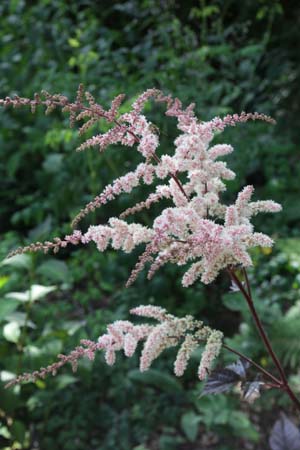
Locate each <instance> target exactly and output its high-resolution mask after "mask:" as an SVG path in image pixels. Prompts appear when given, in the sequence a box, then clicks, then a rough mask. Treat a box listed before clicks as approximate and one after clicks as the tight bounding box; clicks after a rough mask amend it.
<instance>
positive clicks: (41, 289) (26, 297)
mask: <svg viewBox="0 0 300 450" xmlns="http://www.w3.org/2000/svg"><path fill="white" fill-rule="evenodd" d="M55 289H57V288H56V286H42V285H40V284H33V285H32V286H31V288H30V289H29V290H28V291H25V292H9V293H8V294H6V295H5V297H6V298H11V299H14V300H18V301H20V302H24V303H26V302H29V301H31V302H35V301H36V300H40V299H41V298H43V297H45V296H46V295H47V294H49V292H53V291H55Z"/></svg>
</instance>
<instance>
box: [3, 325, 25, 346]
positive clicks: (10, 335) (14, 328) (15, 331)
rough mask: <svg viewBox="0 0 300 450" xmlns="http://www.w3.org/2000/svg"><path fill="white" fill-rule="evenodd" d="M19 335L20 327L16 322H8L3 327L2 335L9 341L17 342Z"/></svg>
mask: <svg viewBox="0 0 300 450" xmlns="http://www.w3.org/2000/svg"><path fill="white" fill-rule="evenodd" d="M20 335H21V329H20V326H19V324H18V322H9V323H7V324H6V325H4V327H3V336H4V337H5V339H6V340H7V341H9V342H14V343H15V344H16V343H17V342H18V340H19V337H20Z"/></svg>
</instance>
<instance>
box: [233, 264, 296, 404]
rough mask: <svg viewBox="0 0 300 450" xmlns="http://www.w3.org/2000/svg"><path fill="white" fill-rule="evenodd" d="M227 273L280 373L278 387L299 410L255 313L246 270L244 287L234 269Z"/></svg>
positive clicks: (244, 270)
mask: <svg viewBox="0 0 300 450" xmlns="http://www.w3.org/2000/svg"><path fill="white" fill-rule="evenodd" d="M228 272H229V275H230V277H231V279H232V281H233V282H234V283H235V284H236V286H238V288H239V290H240V291H241V293H242V294H243V296H244V297H245V299H246V301H247V304H248V307H249V310H250V312H251V315H252V317H253V320H254V322H255V324H256V327H257V329H258V332H259V334H260V337H261V339H262V341H263V343H264V345H265V347H266V349H267V351H268V354H269V355H270V357H271V359H272V360H273V362H274V365H275V366H276V368H277V370H278V372H279V374H280V389H282V390H284V391H286V393H287V394H288V395H289V397H290V399H291V400H292V402H293V403H294V404H295V405H296V406H297V409H298V410H299V411H300V401H299V400H298V399H297V397H296V395H295V393H294V392H293V391H292V389H291V387H290V386H289V383H288V379H287V376H286V374H285V372H284V369H283V367H282V364H281V362H280V361H279V359H278V357H277V355H276V353H275V351H274V350H273V347H272V344H271V342H270V340H269V338H268V336H267V333H266V331H265V329H264V326H263V324H262V322H261V320H260V318H259V316H258V314H257V311H256V309H255V306H254V302H253V298H252V294H251V289H250V283H249V279H248V275H247V271H246V269H245V268H244V269H243V273H244V277H245V281H246V289H245V287H244V286H243V283H242V282H241V281H240V280H239V278H238V277H237V275H236V273H235V271H234V269H233V268H229V269H228Z"/></svg>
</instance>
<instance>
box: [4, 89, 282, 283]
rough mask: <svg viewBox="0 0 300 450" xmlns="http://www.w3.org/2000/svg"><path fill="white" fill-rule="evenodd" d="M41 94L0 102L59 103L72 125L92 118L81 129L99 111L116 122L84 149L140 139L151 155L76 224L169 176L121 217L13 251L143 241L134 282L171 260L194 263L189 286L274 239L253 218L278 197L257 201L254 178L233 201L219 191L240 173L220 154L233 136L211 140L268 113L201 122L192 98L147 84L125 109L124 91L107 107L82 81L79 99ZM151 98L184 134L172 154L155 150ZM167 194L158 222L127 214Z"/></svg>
mask: <svg viewBox="0 0 300 450" xmlns="http://www.w3.org/2000/svg"><path fill="white" fill-rule="evenodd" d="M43 95H44V99H43V98H42V97H41V96H39V95H35V98H34V100H29V99H24V98H20V97H14V98H9V97H7V98H6V99H5V100H1V101H0V105H1V104H2V105H4V106H8V105H12V106H14V107H18V106H22V105H29V106H31V108H32V109H33V110H35V108H36V107H37V106H38V105H45V106H46V108H47V109H46V111H47V112H51V111H52V110H53V109H55V108H56V107H61V108H62V109H63V111H66V112H68V113H69V114H70V120H71V124H72V125H73V124H74V122H75V121H81V120H87V121H86V122H85V123H84V125H82V127H81V129H80V132H81V133H83V132H84V131H86V130H87V129H89V128H90V127H91V126H92V125H93V124H94V123H95V122H97V121H98V120H99V119H100V118H102V119H105V120H106V121H107V122H108V123H110V124H112V126H111V128H110V129H109V130H108V131H106V132H105V133H102V134H101V133H100V134H97V135H96V136H93V137H92V138H90V139H88V140H87V141H85V142H84V143H83V144H81V145H80V146H79V148H78V150H85V149H87V148H88V147H98V148H99V150H100V151H104V150H105V149H106V148H107V147H108V146H109V145H110V144H121V145H125V146H128V147H132V146H134V145H136V146H137V151H138V152H139V153H140V154H141V155H142V156H143V157H144V158H145V162H142V163H140V164H139V165H138V166H137V168H136V170H134V171H130V172H128V173H127V174H126V175H124V176H121V177H120V178H117V179H116V180H114V182H113V183H111V184H110V185H108V186H107V187H106V188H105V189H104V190H103V192H102V193H100V194H99V195H97V196H96V197H95V199H94V200H92V201H91V202H89V203H88V204H87V205H86V206H85V207H84V208H83V209H82V210H81V211H80V212H79V213H78V215H77V216H76V217H75V219H74V221H73V225H74V226H75V227H78V224H79V222H80V220H81V219H82V218H83V217H85V216H86V215H87V214H88V213H89V212H91V211H94V210H95V209H96V208H99V207H100V206H101V205H104V204H106V203H107V202H109V201H111V200H113V199H115V198H116V197H117V196H118V195H120V194H122V193H124V192H125V193H130V192H131V191H132V190H133V189H134V188H136V187H137V186H138V185H139V184H140V183H141V182H142V181H143V182H144V183H145V184H148V185H151V184H153V183H154V182H155V181H157V180H164V179H166V182H165V184H158V185H156V186H155V188H154V192H153V193H151V194H150V195H149V197H148V198H147V199H145V200H144V201H142V202H139V203H138V204H137V205H135V206H133V207H131V208H129V209H127V210H126V211H124V212H123V213H121V215H120V218H117V217H115V218H111V219H109V221H108V224H107V225H96V226H90V227H89V229H88V230H87V231H86V232H85V233H83V232H81V231H80V230H78V229H76V230H75V231H74V232H73V234H72V235H69V236H66V237H65V238H64V239H60V238H56V239H55V240H54V242H50V241H48V242H45V243H36V244H31V245H30V246H27V247H25V248H20V249H17V250H16V251H14V252H13V253H12V254H15V253H19V252H24V251H36V250H44V251H48V250H50V249H53V250H54V251H55V252H56V251H58V250H59V248H60V247H65V246H66V245H68V244H69V243H73V244H75V245H76V244H79V243H83V244H87V243H89V242H90V241H93V242H95V244H96V246H97V248H98V250H99V251H101V252H102V251H104V250H105V249H106V248H107V247H108V245H112V247H113V248H115V249H122V250H123V251H125V252H127V253H128V252H131V251H132V250H133V249H134V248H135V247H137V246H138V245H140V244H145V245H146V248H145V252H144V253H143V254H142V255H141V257H140V258H139V261H138V263H137V266H136V268H135V269H134V270H133V272H132V274H131V276H130V278H129V280H128V283H127V284H128V285H129V284H131V283H132V282H133V281H134V280H135V279H136V277H137V276H138V274H139V272H140V271H141V270H142V269H143V268H144V266H145V264H146V263H147V262H151V266H150V270H149V273H148V277H149V278H151V277H152V276H153V275H154V273H155V272H156V270H157V269H158V268H160V267H161V266H163V265H165V264H167V263H169V262H171V263H173V264H177V265H186V264H188V263H191V265H190V267H189V268H188V269H187V271H186V272H185V274H184V275H183V279H182V282H183V285H184V286H190V285H192V284H193V283H195V281H196V280H197V279H198V278H201V281H202V282H203V283H206V284H208V283H211V282H212V281H213V280H214V279H215V278H216V276H217V275H218V274H219V273H220V271H221V270H223V269H225V268H227V267H228V266H238V265H242V266H243V267H247V266H250V265H251V264H252V261H251V258H250V255H249V253H248V250H249V249H250V248H251V247H254V246H258V245H259V246H263V247H270V246H272V244H273V241H272V239H271V238H270V237H268V236H266V235H265V234H262V233H256V232H254V229H253V225H252V224H251V218H252V216H254V215H256V214H257V213H259V212H277V211H280V209H281V207H280V205H279V204H277V203H275V202H273V201H270V200H268V201H251V198H252V194H253V187H252V186H246V187H245V188H244V189H243V190H242V191H241V192H240V193H239V194H238V196H237V199H236V201H235V203H234V204H233V205H225V204H224V203H222V201H221V193H222V191H224V190H226V184H225V183H224V181H227V180H232V179H233V178H234V177H235V173H234V172H233V171H231V170H230V169H228V168H227V165H226V163H225V162H223V161H219V158H220V157H223V156H225V155H227V154H229V153H231V152H232V151H233V148H232V146H231V145H228V144H217V145H211V142H212V140H213V138H214V136H215V134H216V133H220V132H221V131H223V130H224V129H225V127H227V126H235V125H236V124H238V123H243V122H247V121H249V120H264V121H266V122H270V123H273V122H274V121H273V119H271V118H270V117H268V116H265V115H264V114H259V113H244V112H243V113H242V114H240V115H238V114H234V115H227V116H225V117H224V118H223V119H222V118H219V117H216V118H214V119H212V120H209V121H207V122H203V121H202V122H201V121H199V120H198V119H197V117H196V116H195V114H194V112H193V110H194V105H193V104H192V105H189V106H188V107H187V108H185V109H184V108H183V107H182V104H181V102H180V101H179V100H178V99H177V98H175V99H172V98H171V97H170V96H165V95H163V94H162V93H161V92H160V91H159V90H157V89H149V90H147V91H146V92H144V93H143V94H142V95H140V96H139V97H138V98H137V99H136V100H135V102H134V103H133V105H132V109H131V111H130V112H126V113H124V114H119V113H118V111H119V107H120V105H121V103H122V101H123V98H124V96H123V95H119V96H117V97H116V98H115V99H114V100H113V101H112V104H111V107H110V109H109V110H108V111H106V110H105V109H104V108H103V107H102V106H101V105H99V104H97V103H96V101H95V99H94V98H93V96H92V95H91V94H90V93H88V92H84V90H83V87H82V86H80V88H79V90H78V93H77V98H76V101H75V102H73V103H72V102H70V101H69V100H68V99H67V98H66V97H65V96H62V95H59V94H57V95H50V94H49V93H47V92H44V93H43ZM84 98H85V99H86V101H85V100H84ZM150 98H153V99H154V100H155V101H156V102H158V103H163V104H165V105H166V116H171V117H175V118H176V119H177V128H178V130H179V132H180V134H179V136H178V137H177V138H176V139H175V142H174V145H175V149H174V153H173V155H162V156H161V157H158V156H157V153H156V150H157V148H158V147H159V136H158V134H157V132H156V126H153V124H151V123H150V122H149V120H148V119H147V118H146V117H145V116H144V115H143V114H142V110H143V107H144V105H145V102H146V101H148V100H149V99H150ZM179 176H180V179H179ZM180 180H182V181H180ZM162 199H167V200H168V201H169V202H170V206H169V207H167V208H165V209H163V210H162V212H161V213H160V214H159V215H158V216H157V217H156V218H155V219H154V221H153V225H152V227H146V226H144V225H142V224H139V223H130V224H129V223H128V222H126V221H125V220H124V219H125V218H127V217H128V216H129V215H132V214H136V213H138V212H140V211H141V210H142V209H144V208H150V207H151V205H152V204H153V203H158V202H159V201H160V200H162Z"/></svg>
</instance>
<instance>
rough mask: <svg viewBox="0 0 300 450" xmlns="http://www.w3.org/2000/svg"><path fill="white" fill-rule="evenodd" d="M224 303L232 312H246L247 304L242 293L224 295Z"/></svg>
mask: <svg viewBox="0 0 300 450" xmlns="http://www.w3.org/2000/svg"><path fill="white" fill-rule="evenodd" d="M222 302H223V304H224V305H225V306H226V308H228V309H230V310H231V311H245V310H246V309H247V304H246V302H245V299H244V297H243V295H242V294H241V293H240V292H229V293H227V294H224V295H222Z"/></svg>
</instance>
